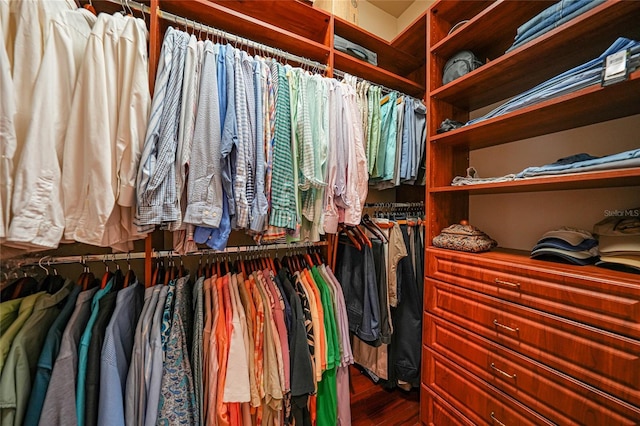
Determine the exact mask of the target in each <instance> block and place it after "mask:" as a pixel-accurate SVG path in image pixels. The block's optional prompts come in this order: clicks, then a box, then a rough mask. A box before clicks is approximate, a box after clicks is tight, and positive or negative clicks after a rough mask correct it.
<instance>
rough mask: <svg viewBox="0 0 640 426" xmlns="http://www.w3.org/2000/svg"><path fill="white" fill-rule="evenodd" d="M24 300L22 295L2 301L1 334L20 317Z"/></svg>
mask: <svg viewBox="0 0 640 426" xmlns="http://www.w3.org/2000/svg"><path fill="white" fill-rule="evenodd" d="M22 300H23V298H22V297H20V298H18V299H12V300H6V301H4V302H1V303H0V334H4V333H5V331H6V330H7V329H8V328H9V326H10V325H11V324H12V323H13V322H14V321H15V320H16V318H18V312H19V311H20V304H21V303H22ZM0 371H1V370H0Z"/></svg>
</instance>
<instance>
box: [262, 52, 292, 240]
mask: <svg viewBox="0 0 640 426" xmlns="http://www.w3.org/2000/svg"><path fill="white" fill-rule="evenodd" d="M276 66H277V68H278V93H277V97H276V132H275V133H276V134H275V147H274V150H273V151H274V152H273V172H272V184H271V215H270V217H269V224H270V225H272V226H275V227H278V228H287V229H296V227H297V223H298V218H297V210H296V194H295V192H296V187H295V181H294V170H293V159H292V158H291V115H290V114H291V112H290V108H291V104H290V101H289V82H288V81H287V77H286V75H285V69H284V67H283V66H282V65H280V64H277V65H276Z"/></svg>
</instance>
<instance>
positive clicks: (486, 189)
mask: <svg viewBox="0 0 640 426" xmlns="http://www.w3.org/2000/svg"><path fill="white" fill-rule="evenodd" d="M624 186H640V167H634V168H630V169H618V170H603V171H599V172H586V173H572V174H563V175H557V176H547V177H538V178H528V179H519V180H516V181H510V182H498V183H486V184H478V185H464V186H440V187H435V188H430V189H429V193H432V194H438V193H450V192H468V193H469V195H476V194H502V193H516V192H535V191H562V190H570V189H593V188H609V187H624Z"/></svg>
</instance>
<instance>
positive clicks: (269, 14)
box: [210, 0, 331, 44]
mask: <svg viewBox="0 0 640 426" xmlns="http://www.w3.org/2000/svg"><path fill="white" fill-rule="evenodd" d="M210 1H211V2H213V3H217V4H219V5H221V6H223V7H225V8H228V9H233V10H235V11H236V12H239V13H241V14H243V15H248V16H251V17H253V18H255V19H258V20H260V21H264V22H268V23H269V24H272V25H274V26H276V27H278V28H282V29H285V30H287V31H290V32H292V33H294V34H298V35H300V36H302V37H304V38H306V39H309V40H313V41H315V42H318V43H321V44H322V43H324V42H325V40H326V35H327V33H328V32H329V23H330V21H331V14H330V13H329V12H326V11H324V10H322V9H319V8H314V7H313V6H310V5H308V4H305V3H302V2H299V1H295V0H286V1H283V0H260V1H246V0H210ZM292 17H295V18H294V19H292Z"/></svg>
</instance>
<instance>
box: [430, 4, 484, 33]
mask: <svg viewBox="0 0 640 426" xmlns="http://www.w3.org/2000/svg"><path fill="white" fill-rule="evenodd" d="M492 3H493V1H486V0H477V1H467V2H465V4H464V7H460V4H459V3H458V2H455V1H439V2H437V3H436V4H434V5H433V6H432V7H431V9H430V13H431V14H432V15H434V16H437V18H438V20H439V21H444V22H447V23H449V24H450V27H451V26H453V25H455V24H457V23H458V22H460V21H462V20H465V19H471V18H473V17H474V16H475V15H477V14H478V13H480V12H481V11H482V10H484V9H485V8H486V7H488V6H489V5H491V4H492ZM450 27H449V28H446V29H445V32H449V29H450Z"/></svg>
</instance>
